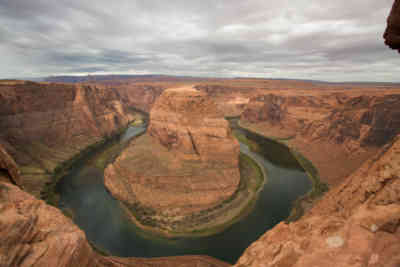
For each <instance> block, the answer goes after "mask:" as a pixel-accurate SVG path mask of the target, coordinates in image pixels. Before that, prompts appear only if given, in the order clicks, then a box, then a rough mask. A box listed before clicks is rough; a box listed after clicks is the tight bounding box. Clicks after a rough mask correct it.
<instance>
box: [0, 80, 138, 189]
mask: <svg viewBox="0 0 400 267" xmlns="http://www.w3.org/2000/svg"><path fill="white" fill-rule="evenodd" d="M0 102H1V103H2V105H1V106H0V128H1V129H2V130H1V132H0V141H1V143H2V144H3V146H4V148H5V149H6V150H7V151H8V152H9V153H10V154H11V155H12V156H13V157H14V158H15V160H16V162H17V163H18V165H19V166H20V169H21V173H22V176H21V185H23V186H24V188H25V190H27V191H28V192H30V193H33V194H34V195H35V196H39V194H40V191H41V190H42V189H43V186H44V184H45V183H46V182H49V179H50V174H51V173H52V172H53V171H54V169H55V168H56V167H57V166H58V165H59V164H60V163H61V162H63V161H65V160H67V159H69V158H71V157H73V156H74V155H76V154H77V153H79V152H80V151H81V150H82V149H83V148H85V147H87V146H89V145H91V144H93V143H96V142H98V141H99V140H101V139H102V138H104V137H105V136H110V135H112V134H113V133H115V132H116V131H117V130H119V129H120V128H122V127H124V126H125V125H126V124H127V123H128V121H130V120H131V119H132V115H131V114H130V113H128V112H127V108H126V107H125V106H124V105H123V104H122V102H121V99H120V96H119V94H118V93H117V92H116V91H115V90H112V89H108V88H102V87H98V86H81V85H66V84H52V83H34V82H22V81H8V82H1V83H0Z"/></svg>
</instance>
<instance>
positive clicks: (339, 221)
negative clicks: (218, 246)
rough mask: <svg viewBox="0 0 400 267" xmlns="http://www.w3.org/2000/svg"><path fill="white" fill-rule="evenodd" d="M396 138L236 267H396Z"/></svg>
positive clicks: (399, 175) (399, 238)
mask: <svg viewBox="0 0 400 267" xmlns="http://www.w3.org/2000/svg"><path fill="white" fill-rule="evenodd" d="M399 251H400V136H398V137H397V138H396V139H395V141H394V142H391V143H389V144H388V145H386V146H385V147H384V148H383V149H382V150H380V152H379V153H378V154H377V155H376V156H374V157H373V158H371V159H370V160H368V161H367V162H365V163H364V164H363V165H362V167H361V168H360V169H358V170H357V171H356V172H354V173H353V174H352V175H351V176H349V177H347V178H346V180H345V181H344V182H343V183H342V184H341V185H340V186H337V187H335V188H334V189H332V190H331V191H329V192H328V193H327V194H326V195H325V196H324V198H323V199H322V200H321V201H320V202H319V203H317V205H316V206H314V207H313V209H312V210H311V211H310V212H308V214H307V215H305V216H304V217H303V218H301V219H300V220H299V221H297V222H295V223H291V224H285V223H280V224H279V225H277V226H276V227H274V228H273V229H272V230H270V231H268V232H267V233H265V234H264V235H263V236H262V237H261V238H260V239H259V240H258V241H256V242H254V243H253V244H252V245H251V246H250V247H249V248H248V249H247V250H246V251H245V253H244V254H243V255H242V257H241V258H240V259H239V261H238V262H237V264H236V265H235V266H237V267H244V266H246V267H252V266H253V267H255V266H257V267H258V266H265V267H269V266H271V267H272V266H274V267H288V266H291V267H303V266H307V267H314V266H315V267H317V266H326V267H330V266H332V267H336V266H340V267H347V266H348V267H350V266H351V267H355V266H360V267H361V266H368V267H378V266H379V267H395V266H399V265H400V254H399V253H398V252H399Z"/></svg>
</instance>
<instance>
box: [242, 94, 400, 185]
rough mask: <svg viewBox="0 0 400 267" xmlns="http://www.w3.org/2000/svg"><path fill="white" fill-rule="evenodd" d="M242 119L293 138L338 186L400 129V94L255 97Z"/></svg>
mask: <svg viewBox="0 0 400 267" xmlns="http://www.w3.org/2000/svg"><path fill="white" fill-rule="evenodd" d="M241 123H242V125H243V126H245V127H248V128H250V129H253V130H255V131H258V132H260V133H262V134H264V135H266V136H269V137H274V138H278V139H279V138H283V139H289V140H288V143H289V146H291V147H293V148H294V149H297V150H299V151H300V152H301V153H302V154H304V155H305V156H306V157H307V158H309V159H310V160H311V161H312V162H313V163H314V164H315V166H316V167H317V169H318V170H319V172H320V176H321V179H322V180H323V181H325V182H328V183H329V184H331V185H335V184H338V183H340V182H341V181H342V180H343V178H344V177H346V176H347V175H349V174H350V173H351V172H353V171H354V170H356V169H357V168H358V167H360V166H361V164H362V163H363V162H364V161H365V160H366V159H368V157H370V156H371V155H373V154H374V153H376V151H377V149H378V148H379V147H381V146H383V145H385V144H386V143H388V142H390V141H391V140H392V139H393V138H394V137H395V136H396V135H397V134H398V133H400V94H399V93H397V94H396V93H395V91H393V93H391V94H390V93H382V92H378V91H375V92H370V93H369V94H368V95H361V94H357V93H356V94H353V93H351V92H350V93H344V92H327V93H321V94H319V93H310V92H293V93H290V94H285V93H281V94H278V93H277V92H276V93H272V94H266V95H261V96H258V97H255V98H252V99H251V101H250V103H249V105H248V106H247V109H246V110H245V111H244V113H243V115H242V118H241Z"/></svg>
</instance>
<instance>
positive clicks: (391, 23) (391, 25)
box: [383, 0, 400, 52]
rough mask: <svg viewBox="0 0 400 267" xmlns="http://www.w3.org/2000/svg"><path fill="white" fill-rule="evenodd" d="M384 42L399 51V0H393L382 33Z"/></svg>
mask: <svg viewBox="0 0 400 267" xmlns="http://www.w3.org/2000/svg"><path fill="white" fill-rule="evenodd" d="M383 38H384V39H385V44H386V45H388V46H389V47H390V48H392V49H396V50H397V51H399V52H400V1H399V0H395V1H394V4H393V7H392V11H391V12H390V15H389V17H388V19H387V28H386V31H385V33H384V35H383Z"/></svg>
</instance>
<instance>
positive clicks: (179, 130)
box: [105, 88, 240, 227]
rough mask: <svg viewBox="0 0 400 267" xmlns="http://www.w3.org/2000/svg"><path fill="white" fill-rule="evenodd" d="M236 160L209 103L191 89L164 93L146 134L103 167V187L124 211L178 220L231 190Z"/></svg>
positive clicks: (237, 176) (224, 124)
mask: <svg viewBox="0 0 400 267" xmlns="http://www.w3.org/2000/svg"><path fill="white" fill-rule="evenodd" d="M238 160H239V143H238V142H237V140H236V139H235V138H234V137H233V135H232V134H231V130H230V128H229V124H228V122H227V121H226V120H225V119H224V118H223V114H222V113H221V112H220V111H219V110H218V108H217V106H216V105H215V103H213V102H212V101H211V100H210V98H209V97H207V95H206V94H205V93H203V92H200V91H197V90H194V89H191V88H188V89H182V88H179V89H168V90H166V91H164V92H163V93H162V95H161V96H160V98H158V99H157V101H156V103H155V104H154V106H153V108H152V110H151V113H150V124H149V127H148V133H147V134H146V135H144V136H141V137H140V138H138V139H137V140H135V141H134V142H132V143H131V144H130V145H129V147H128V148H127V149H126V150H125V151H124V152H123V153H122V155H121V156H120V157H118V159H117V160H116V161H115V162H114V163H113V164H112V165H109V166H108V167H107V169H106V171H105V185H106V186H107V188H108V189H109V191H110V192H111V193H112V194H113V195H114V196H115V197H116V198H118V199H120V200H122V201H123V202H124V203H126V204H127V205H128V206H135V205H140V206H143V207H144V208H145V209H146V210H154V211H155V212H157V214H159V215H160V216H161V215H162V216H164V217H168V218H170V217H175V219H176V220H178V221H179V220H181V219H184V218H183V217H182V216H183V215H189V214H191V213H193V212H198V211H200V210H205V209H208V208H211V207H214V206H216V205H218V204H219V203H221V202H222V201H223V200H225V199H227V198H229V197H230V196H231V195H232V194H233V193H234V192H235V191H236V189H237V186H238V185H239V180H240V174H239V168H238ZM157 216H158V215H157ZM179 218H181V219H179ZM175 219H174V220H175ZM169 225H170V224H168V225H167V226H166V227H169Z"/></svg>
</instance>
